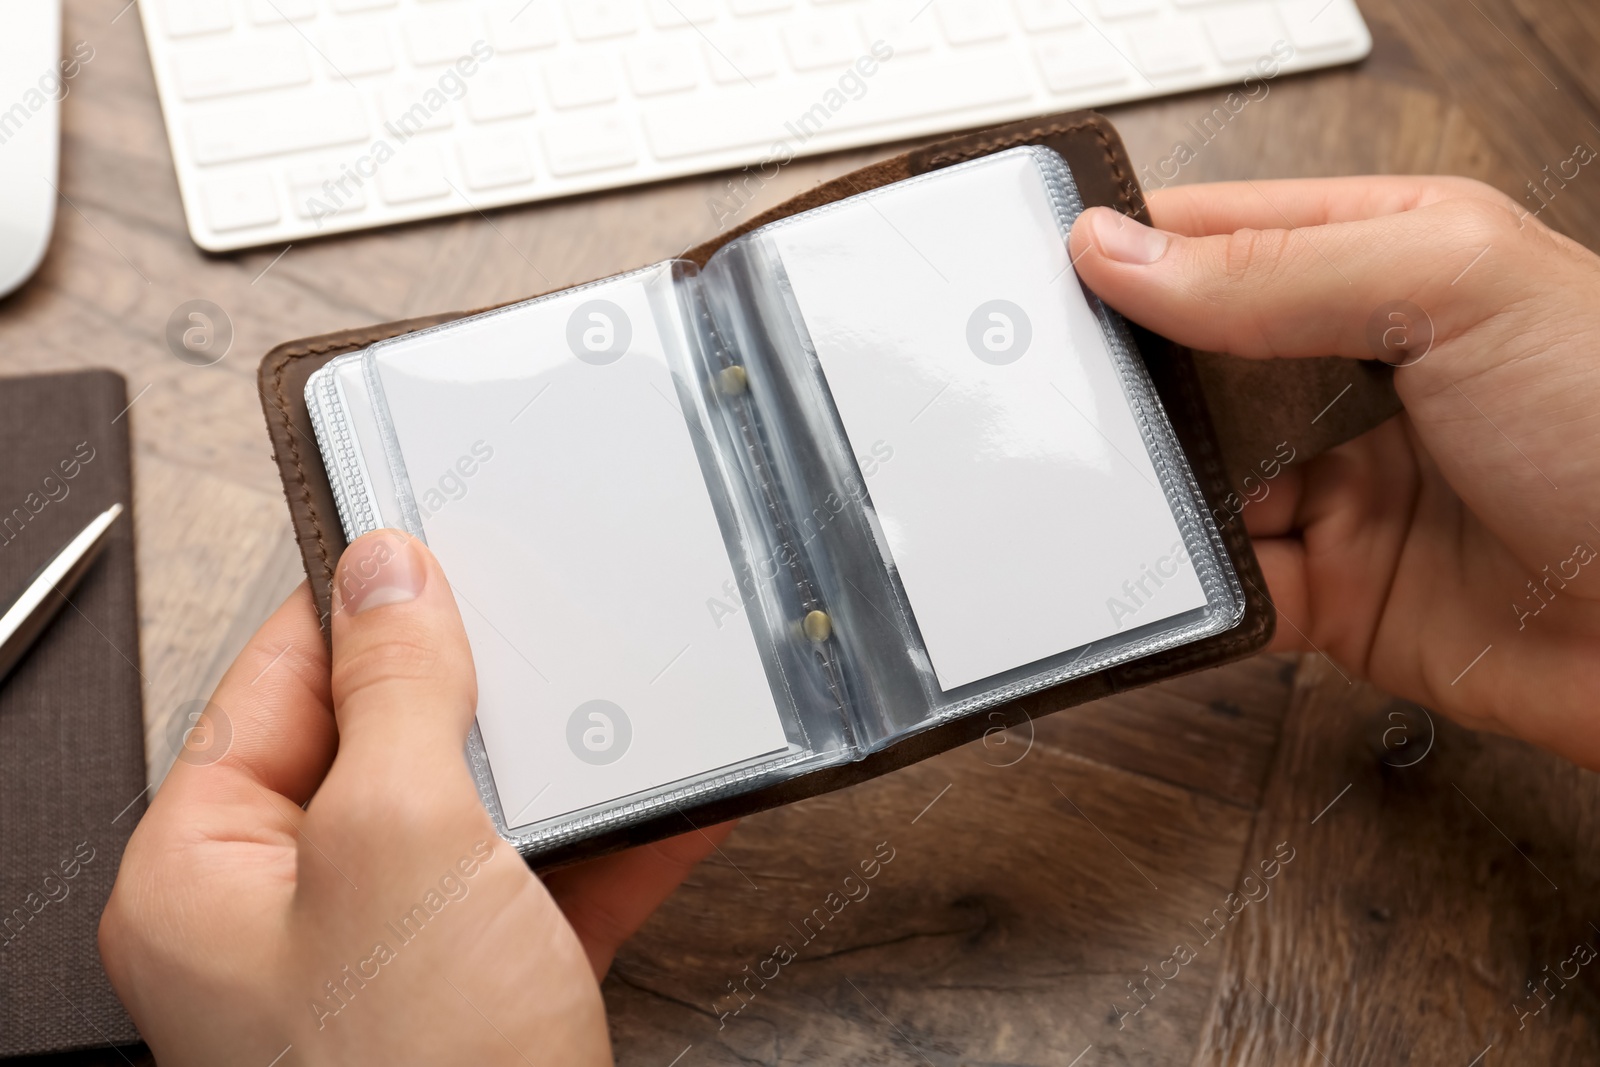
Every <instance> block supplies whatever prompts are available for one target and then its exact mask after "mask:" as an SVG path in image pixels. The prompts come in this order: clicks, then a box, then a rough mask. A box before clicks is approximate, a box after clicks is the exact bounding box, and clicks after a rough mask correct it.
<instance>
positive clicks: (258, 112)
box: [189, 87, 370, 166]
mask: <svg viewBox="0 0 1600 1067" xmlns="http://www.w3.org/2000/svg"><path fill="white" fill-rule="evenodd" d="M369 129H370V126H369V125H368V123H367V113H366V109H365V108H363V107H362V105H361V99H360V97H359V96H358V95H357V94H355V93H353V92H351V91H350V90H349V89H347V88H343V87H341V88H339V89H333V90H326V91H322V92H315V93H296V94H293V95H288V94H283V93H278V94H275V95H274V96H273V97H272V98H270V99H267V100H261V101H254V102H251V103H248V104H239V105H235V106H233V107H229V108H226V109H220V108H219V109H216V110H211V111H207V112H206V113H205V114H203V115H196V116H194V117H193V118H191V119H190V120H189V145H190V148H191V150H192V151H193V152H194V160H195V162H196V163H198V164H200V165H201V166H207V165H209V164H212V163H231V162H234V161H236V160H241V159H262V158H265V157H268V156H278V155H284V154H286V153H289V152H302V151H305V150H307V149H310V148H326V147H328V146H330V145H337V144H348V143H350V142H352V141H361V140H365V139H366V136H367V132H368V130H369Z"/></svg>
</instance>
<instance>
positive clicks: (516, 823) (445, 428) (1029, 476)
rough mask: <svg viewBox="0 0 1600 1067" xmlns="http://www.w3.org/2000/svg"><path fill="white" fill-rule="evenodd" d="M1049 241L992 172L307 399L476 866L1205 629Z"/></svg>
mask: <svg viewBox="0 0 1600 1067" xmlns="http://www.w3.org/2000/svg"><path fill="white" fill-rule="evenodd" d="M1082 208H1083V204H1082V201H1081V199H1080V196H1079V193H1078V189H1077V186H1076V184H1075V182H1074V178H1073V174H1072V172H1071V170H1070V169H1069V167H1068V166H1067V164H1066V163H1065V162H1064V161H1063V159H1062V157H1061V156H1060V155H1059V154H1058V153H1057V152H1056V151H1054V150H1052V149H1051V148H1049V147H1044V146H1040V145H1026V144H1025V145H1021V146H1019V147H1014V148H1009V149H1006V150H1001V151H995V152H991V153H987V154H982V155H979V156H977V157H976V158H973V159H971V160H970V161H967V162H962V163H959V164H956V165H952V166H948V167H941V168H939V169H935V170H931V171H929V172H927V173H923V174H920V175H917V176H913V177H909V178H906V179H903V180H900V181H895V182H892V183H889V184H884V185H881V186H879V187H877V188H872V189H868V190H866V191H864V192H861V193H859V194H857V195H854V196H849V197H846V198H843V199H839V200H836V201H834V202H832V203H827V204H823V205H821V206H818V207H815V208H812V209H811V210H806V211H801V212H799V213H797V214H791V215H788V216H787V217H784V218H780V219H778V220H776V221H772V222H769V223H767V224H765V225H761V226H757V227H755V228H753V229H750V230H749V231H748V232H746V233H744V234H743V235H742V236H739V237H737V238H735V239H733V240H731V241H728V242H727V243H725V244H723V245H722V246H721V247H720V248H719V249H718V250H717V251H716V252H715V253H714V254H712V255H710V256H709V257H708V258H707V259H705V260H704V262H703V265H701V264H698V263H696V262H695V261H693V260H688V259H685V260H674V261H669V262H665V263H659V264H656V265H653V266H650V267H646V268H643V269H641V270H638V271H634V272H631V273H627V274H623V275H619V276H617V277H613V278H607V279H603V280H601V281H597V282H593V283H590V284H588V285H584V286H580V287H577V288H574V289H569V290H565V291H562V292H557V293H553V294H548V295H545V296H542V297H538V298H535V299H532V300H528V301H525V302H522V303H517V304H512V305H509V306H506V307H502V308H498V309H495V310H491V311H488V312H485V313H481V314H478V315H474V316H471V317H468V318H463V319H458V320H455V321H452V322H448V323H445V324H442V325H437V326H433V327H431V328H428V329H423V330H420V331H416V332H411V333H404V334H401V335H399V336H395V337H392V338H390V339H387V340H382V341H380V342H378V343H376V344H372V345H370V346H368V347H365V348H362V349H359V350H356V351H352V352H349V353H347V354H344V355H341V356H339V357H337V358H335V359H333V360H331V361H329V362H327V363H326V364H325V365H324V366H323V367H322V368H321V369H320V370H318V371H317V372H316V373H314V374H312V375H311V376H310V378H309V380H308V381H307V384H306V388H305V394H304V395H305V401H306V405H307V409H308V412H309V415H310V420H311V423H312V425H313V426H314V427H315V432H316V438H317V442H318V445H319V448H320V451H321V453H322V458H323V463H324V466H325V468H326V470H327V472H328V479H329V482H330V483H331V488H332V491H333V496H334V499H335V500H336V502H337V504H338V512H339V515H340V519H341V521H342V525H343V527H344V533H345V535H346V536H347V537H348V538H352V539H353V538H354V537H357V536H359V535H361V534H363V533H366V532H368V531H370V530H373V529H377V528H380V527H385V526H388V527H397V528H402V529H405V530H407V531H409V532H410V533H411V534H413V535H415V536H417V537H419V538H421V539H423V540H425V541H426V542H427V543H428V544H429V545H430V547H431V548H432V549H433V551H434V552H435V553H436V554H437V555H438V557H439V559H440V561H441V563H442V565H443V567H444V569H445V572H446V574H447V575H448V576H449V579H450V581H451V585H452V587H453V590H454V592H455V595H456V600H457V603H458V605H459V606H460V608H461V613H462V618H463V621H464V623H465V625H466V629H467V633H468V637H469V640H470V642H471V644H472V648H473V655H474V660H475V662H476V664H477V668H478V686H479V707H478V719H477V724H476V726H475V728H474V730H473V733H472V737H471V740H470V743H469V753H468V756H469V760H470V763H471V766H472V768H473V771H474V774H475V776H476V779H477V782H478V785H479V788H480V792H481V794H482V796H483V800H484V803H485V805H486V806H487V808H488V810H489V811H490V813H491V814H492V816H493V817H494V819H495V822H496V824H497V826H498V828H499V829H500V831H501V832H502V834H504V835H505V837H506V838H507V839H508V840H510V841H512V842H513V843H515V844H516V845H517V846H518V847H519V848H520V849H521V850H522V851H523V852H524V853H525V854H528V855H530V856H538V857H540V858H541V860H543V859H544V858H563V857H571V856H575V855H581V854H585V853H586V852H587V851H592V850H593V849H592V848H586V847H585V846H586V844H587V843H591V842H600V841H604V842H606V843H607V847H614V846H615V845H618V844H622V843H626V842H629V841H632V840H638V839H639V834H638V833H637V832H630V831H634V828H639V827H653V829H652V830H650V831H649V833H650V835H651V836H659V835H661V834H663V833H666V832H672V830H673V829H674V828H676V829H678V830H683V829H688V828H689V827H688V825H685V821H688V822H690V823H694V824H698V823H699V819H691V818H689V815H688V813H689V812H700V813H702V817H703V816H704V814H705V813H708V812H709V813H711V814H722V813H724V812H727V813H733V812H737V811H739V810H748V809H749V808H752V807H760V806H765V805H766V804H770V803H773V802H777V801H776V800H774V799H772V798H779V799H782V798H785V797H786V796H789V795H794V788H795V787H796V785H797V783H801V782H807V783H811V784H809V785H802V786H798V788H800V789H804V790H809V791H812V792H815V791H819V790H820V789H821V788H828V787H829V785H828V784H827V783H829V782H838V783H841V784H842V783H843V782H846V781H849V780H853V778H854V777H855V775H854V774H852V771H851V768H855V767H863V766H867V765H873V766H877V767H880V768H886V767H887V766H892V765H895V764H897V763H901V762H907V761H908V756H907V754H908V753H915V752H917V751H918V745H917V743H916V741H917V739H918V738H920V737H925V736H931V735H939V734H941V728H946V727H950V726H952V725H954V724H963V725H961V726H960V727H958V728H957V730H956V731H955V732H954V733H952V732H950V731H948V730H944V731H942V733H943V736H945V737H947V738H951V739H952V741H950V742H946V744H948V743H953V739H954V738H955V737H957V736H963V737H965V736H973V734H972V726H973V724H975V723H979V722H982V723H984V724H985V725H990V724H992V723H993V721H994V720H993V719H992V718H990V717H988V715H987V713H988V712H991V711H992V710H993V709H996V708H1002V707H1003V708H1008V709H1012V711H1013V712H1015V710H1016V709H1017V708H1018V707H1019V702H1021V701H1024V700H1025V699H1026V698H1028V697H1029V696H1030V695H1032V694H1040V693H1044V692H1046V691H1050V690H1055V689H1060V688H1061V687H1063V686H1067V685H1068V684H1069V683H1073V682H1074V681H1075V680H1076V681H1081V680H1083V679H1086V678H1089V677H1091V676H1102V677H1104V676H1107V675H1108V674H1110V673H1112V672H1115V671H1116V670H1118V669H1125V668H1127V667H1128V666H1129V665H1130V664H1137V663H1142V662H1150V661H1151V660H1152V658H1159V657H1161V656H1163V655H1164V654H1165V655H1167V656H1168V657H1170V656H1171V655H1172V654H1173V653H1174V652H1175V651H1179V652H1181V650H1184V649H1193V648H1197V647H1203V646H1205V645H1206V644H1207V642H1208V641H1212V640H1213V639H1215V638H1218V637H1219V636H1221V635H1224V634H1227V633H1229V632H1230V631H1237V630H1238V629H1240V628H1241V625H1242V624H1243V623H1244V621H1245V619H1246V615H1247V607H1248V603H1249V599H1250V598H1248V597H1247V596H1246V590H1245V588H1244V585H1243V584H1242V583H1241V580H1240V575H1239V570H1238V567H1237V566H1236V563H1237V561H1238V558H1239V555H1240V553H1239V547H1238V544H1237V542H1235V543H1234V544H1232V545H1231V546H1230V544H1229V543H1228V542H1227V541H1225V539H1224V535H1223V531H1222V529H1221V528H1219V525H1218V522H1217V520H1216V518H1215V516H1214V515H1213V510H1212V508H1211V506H1209V505H1208V503H1207V500H1206V498H1205V495H1204V494H1203V493H1202V491H1201V488H1200V486H1199V484H1198V483H1197V480H1196V477H1195V473H1194V471H1193V469H1192V467H1191V464H1190V462H1189V459H1188V457H1187V456H1186V453H1185V449H1184V448H1183V446H1182V445H1181V444H1180V442H1179V438H1178V435H1177V434H1176V433H1175V432H1174V429H1173V426H1172V424H1171V422H1170V421H1169V418H1168V414H1167V412H1166V409H1165V407H1164V405H1163V402H1162V398H1161V396H1160V394H1159V393H1158V390H1157V388H1156V386H1155V384H1154V383H1153V382H1152V379H1151V374H1150V371H1149V369H1148V368H1147V366H1146V363H1145V361H1144V359H1143V358H1141V355H1140V352H1139V350H1138V348H1137V346H1136V345H1135V343H1134V340H1133V338H1132V336H1131V334H1130V331H1129V329H1128V328H1127V326H1126V325H1125V324H1124V323H1123V322H1122V321H1121V320H1120V319H1119V318H1118V317H1117V316H1116V315H1115V314H1114V313H1112V312H1110V311H1109V310H1108V309H1106V308H1105V307H1104V306H1103V305H1101V304H1100V302H1099V301H1098V300H1096V299H1095V298H1094V297H1093V295H1092V294H1090V293H1088V292H1087V291H1086V290H1085V289H1084V287H1083V286H1082V285H1081V284H1080V283H1079V282H1078V280H1077V277H1076V275H1075V273H1074V272H1073V270H1072V264H1071V262H1070V259H1069V256H1068V252H1067V242H1066V237H1067V233H1068V230H1069V228H1070V227H1071V225H1072V222H1073V220H1074V219H1075V218H1076V216H1077V215H1078V213H1079V212H1080V211H1081V210H1082ZM1244 552H1245V553H1246V554H1247V553H1248V548H1247V547H1246V548H1245V549H1244ZM1250 566H1251V567H1252V568H1253V566H1254V563H1253V560H1251V561H1250ZM1258 607H1259V605H1258ZM1250 630H1251V635H1250V639H1249V640H1248V641H1247V642H1245V643H1244V644H1243V645H1242V646H1241V650H1242V651H1243V650H1249V647H1248V646H1252V645H1253V646H1255V647H1259V645H1260V644H1261V643H1263V642H1264V640H1265V636H1266V633H1267V631H1268V627H1267V626H1265V625H1260V624H1259V623H1258V624H1257V625H1254V626H1252V627H1250ZM1167 673H1176V671H1168V672H1167ZM978 732H981V730H979V731H978ZM909 758H917V757H916V756H915V755H910V756H909ZM873 773H880V772H879V771H874V772H873ZM741 798H746V800H745V802H744V803H743V807H741ZM749 798H755V799H754V802H753V803H751V802H749ZM763 798H765V799H763ZM675 821H676V825H674V824H675Z"/></svg>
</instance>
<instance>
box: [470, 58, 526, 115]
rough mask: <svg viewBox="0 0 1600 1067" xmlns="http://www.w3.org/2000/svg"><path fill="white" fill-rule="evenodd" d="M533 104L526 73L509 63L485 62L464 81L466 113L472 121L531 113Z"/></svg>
mask: <svg viewBox="0 0 1600 1067" xmlns="http://www.w3.org/2000/svg"><path fill="white" fill-rule="evenodd" d="M536 108H537V103H536V100H535V94H534V91H533V86H532V84H531V83H529V81H528V78H527V75H525V74H524V73H523V72H522V71H521V70H520V69H518V68H517V67H513V66H500V65H498V64H495V65H491V66H485V67H484V68H483V69H482V70H480V71H479V72H478V73H477V74H475V75H473V77H472V80H471V81H470V82H469V83H468V84H467V114H468V115H470V116H471V117H472V121H473V122H495V121H498V120H500V119H514V118H518V117H520V116H522V115H531V114H533V113H534V111H535V110H536Z"/></svg>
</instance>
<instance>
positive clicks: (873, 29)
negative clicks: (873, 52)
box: [861, 12, 933, 56]
mask: <svg viewBox="0 0 1600 1067" xmlns="http://www.w3.org/2000/svg"><path fill="white" fill-rule="evenodd" d="M861 29H862V30H863V31H864V32H865V33H866V35H867V43H868V45H869V46H870V45H874V44H877V43H878V42H879V41H882V42H883V43H884V44H887V45H888V46H889V47H890V48H892V49H894V54H895V55H897V56H912V55H916V54H918V53H919V52H926V51H927V50H928V49H930V48H932V47H933V34H932V33H930V32H929V31H928V20H927V19H918V20H916V21H912V20H911V19H910V18H908V17H907V16H904V15H886V14H882V13H877V12H869V13H867V14H864V15H862V16H861Z"/></svg>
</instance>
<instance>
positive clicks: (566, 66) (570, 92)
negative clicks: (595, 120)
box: [544, 57, 617, 108]
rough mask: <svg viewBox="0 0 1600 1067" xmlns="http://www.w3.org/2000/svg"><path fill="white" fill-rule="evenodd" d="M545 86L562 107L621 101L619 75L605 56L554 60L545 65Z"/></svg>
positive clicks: (555, 103) (556, 102)
mask: <svg viewBox="0 0 1600 1067" xmlns="http://www.w3.org/2000/svg"><path fill="white" fill-rule="evenodd" d="M544 84H545V88H546V89H548V90H549V91H550V102H551V103H552V104H554V105H555V106H556V107H558V108H569V107H588V106H590V105H592V104H609V103H610V102H611V101H613V100H615V99H616V98H617V76H616V74H615V73H614V72H613V71H612V69H611V61H610V60H609V59H607V58H604V57H597V58H594V59H553V60H551V61H550V62H548V63H546V64H545V65H544Z"/></svg>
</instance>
